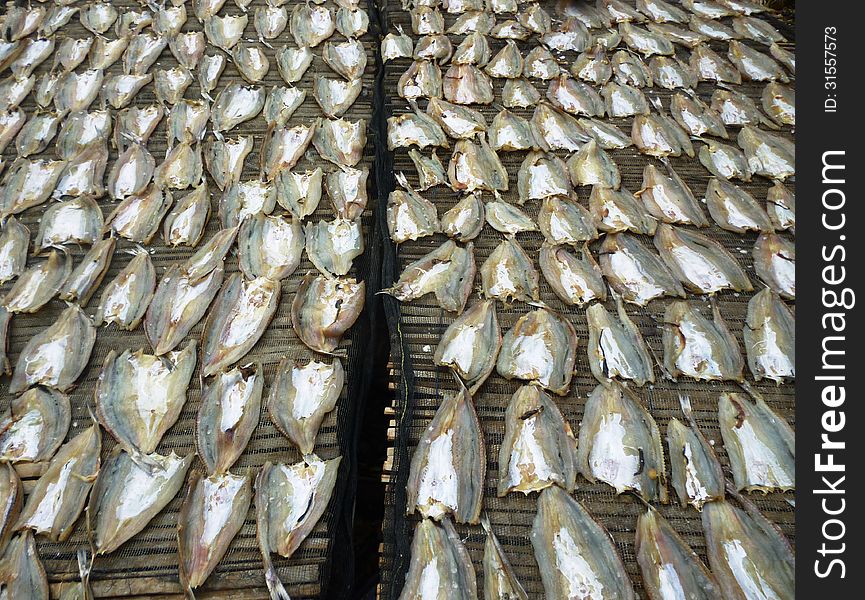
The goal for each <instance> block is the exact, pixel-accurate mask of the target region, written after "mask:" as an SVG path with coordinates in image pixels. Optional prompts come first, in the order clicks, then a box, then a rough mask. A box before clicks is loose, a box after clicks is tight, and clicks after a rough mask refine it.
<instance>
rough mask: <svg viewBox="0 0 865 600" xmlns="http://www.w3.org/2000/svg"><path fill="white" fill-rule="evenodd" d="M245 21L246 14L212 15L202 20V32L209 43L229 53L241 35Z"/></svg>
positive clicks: (246, 19)
mask: <svg viewBox="0 0 865 600" xmlns="http://www.w3.org/2000/svg"><path fill="white" fill-rule="evenodd" d="M247 23H249V17H248V16H246V15H225V16H224V17H220V16H218V15H212V16H210V17H208V18H207V20H206V21H204V34H205V35H206V36H207V41H209V42H210V43H211V44H213V45H214V46H216V47H217V48H219V49H220V50H222V51H224V52H225V53H227V54H231V49H232V48H234V46H236V45H237V43H238V42H239V41H240V38H242V37H243V31H244V30H245V29H246V25H247Z"/></svg>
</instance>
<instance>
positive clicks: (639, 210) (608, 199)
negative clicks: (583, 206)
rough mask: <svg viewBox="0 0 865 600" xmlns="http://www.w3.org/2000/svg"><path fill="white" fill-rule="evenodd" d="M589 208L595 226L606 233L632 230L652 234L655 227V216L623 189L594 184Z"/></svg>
mask: <svg viewBox="0 0 865 600" xmlns="http://www.w3.org/2000/svg"><path fill="white" fill-rule="evenodd" d="M589 210H590V211H591V214H592V218H593V220H594V222H595V225H596V226H597V228H598V229H600V230H601V231H605V232H607V233H615V232H619V231H633V232H634V233H642V234H645V235H653V234H654V233H655V228H656V227H657V221H656V220H655V218H654V217H652V216H651V215H650V214H649V213H648V212H646V210H645V208H644V207H643V205H642V204H641V203H640V202H639V201H638V200H637V199H636V198H635V197H634V195H633V194H631V193H630V192H629V191H627V190H625V189H621V190H613V189H610V188H607V187H601V186H599V185H595V186H594V187H592V193H591V195H590V196H589Z"/></svg>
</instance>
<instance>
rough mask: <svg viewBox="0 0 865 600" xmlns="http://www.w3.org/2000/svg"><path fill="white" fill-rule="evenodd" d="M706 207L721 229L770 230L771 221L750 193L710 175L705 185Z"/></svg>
mask: <svg viewBox="0 0 865 600" xmlns="http://www.w3.org/2000/svg"><path fill="white" fill-rule="evenodd" d="M706 207H707V208H708V209H709V214H710V215H712V220H714V221H715V223H717V224H718V226H719V227H721V229H726V230H727V231H733V232H735V233H745V232H746V231H763V232H769V231H772V229H773V228H772V222H771V221H770V220H769V216H768V215H767V214H766V211H765V210H764V209H763V207H762V206H760V204H759V203H758V202H757V201H756V200H755V199H754V197H753V196H751V194H749V193H748V192H746V191H745V190H743V189H742V188H740V187H738V186H737V185H734V184H732V183H730V182H729V181H726V180H725V179H721V178H716V177H712V178H711V179H710V180H709V184H708V185H707V186H706Z"/></svg>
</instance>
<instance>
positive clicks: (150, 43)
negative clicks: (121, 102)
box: [120, 31, 168, 75]
mask: <svg viewBox="0 0 865 600" xmlns="http://www.w3.org/2000/svg"><path fill="white" fill-rule="evenodd" d="M120 37H123V36H120ZM167 46H168V37H167V36H164V35H159V34H157V33H155V32H153V31H145V32H142V33H139V34H137V35H135V36H134V37H132V38H131V39H130V40H129V45H128V46H127V48H126V51H125V52H124V53H123V72H124V73H126V74H128V75H144V74H146V73H147V72H148V71H149V70H150V67H152V66H153V64H154V63H155V62H156V59H158V58H159V55H160V54H162V51H163V50H165V48H166V47H167Z"/></svg>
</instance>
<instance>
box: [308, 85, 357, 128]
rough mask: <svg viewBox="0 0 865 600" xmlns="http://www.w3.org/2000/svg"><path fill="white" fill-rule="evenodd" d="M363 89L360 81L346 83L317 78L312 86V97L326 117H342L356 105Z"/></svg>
mask: <svg viewBox="0 0 865 600" xmlns="http://www.w3.org/2000/svg"><path fill="white" fill-rule="evenodd" d="M362 89H363V82H362V81H361V80H360V79H354V80H351V81H345V80H344V79H330V78H327V77H316V78H315V79H314V81H313V84H312V95H313V98H315V101H316V103H317V104H318V105H319V107H321V110H322V112H323V113H324V115H325V116H327V117H330V118H332V119H335V118H337V117H341V116H342V115H343V114H345V112H346V111H347V110H348V109H349V108H350V107H351V105H352V104H354V101H355V100H357V97H358V96H359V95H360V92H361V90H362Z"/></svg>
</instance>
